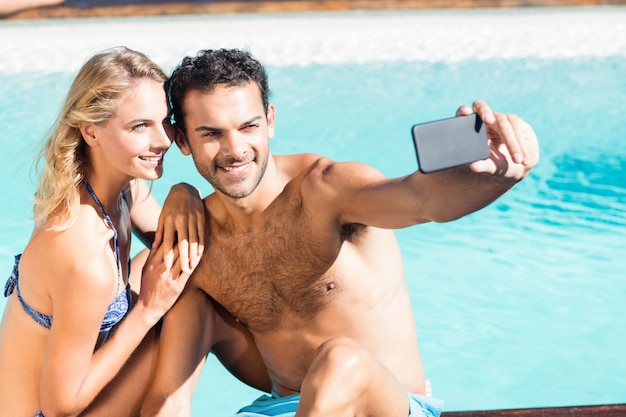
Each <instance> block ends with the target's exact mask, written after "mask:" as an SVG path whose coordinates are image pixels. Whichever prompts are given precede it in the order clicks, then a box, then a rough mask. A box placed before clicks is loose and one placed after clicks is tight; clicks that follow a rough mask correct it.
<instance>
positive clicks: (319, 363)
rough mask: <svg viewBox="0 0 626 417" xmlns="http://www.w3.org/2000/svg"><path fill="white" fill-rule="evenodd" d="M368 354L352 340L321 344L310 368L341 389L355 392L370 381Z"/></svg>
mask: <svg viewBox="0 0 626 417" xmlns="http://www.w3.org/2000/svg"><path fill="white" fill-rule="evenodd" d="M370 361H371V355H370V353H369V352H368V351H367V350H366V349H364V348H363V347H362V346H361V345H359V344H358V343H356V342H355V341H354V340H352V339H350V338H346V337H341V338H335V339H331V340H329V341H327V342H325V343H323V344H322V345H321V346H320V347H319V348H318V351H317V355H316V357H315V359H314V361H313V364H312V366H311V370H312V371H315V370H317V371H320V372H322V374H323V375H324V376H325V379H327V378H331V379H334V380H335V382H337V383H339V384H340V385H341V386H343V387H349V388H350V389H351V390H354V391H355V392H358V391H360V390H361V389H363V388H364V387H365V386H366V385H367V384H368V383H369V380H370V376H371V374H370V372H369V369H370V368H369V362H370Z"/></svg>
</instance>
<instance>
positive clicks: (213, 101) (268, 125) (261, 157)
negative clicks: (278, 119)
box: [179, 82, 274, 198]
mask: <svg viewBox="0 0 626 417" xmlns="http://www.w3.org/2000/svg"><path fill="white" fill-rule="evenodd" d="M183 110H184V117H185V125H186V127H187V132H186V136H187V141H186V142H185V141H184V140H183V141H179V147H180V148H181V151H182V152H183V153H184V154H185V155H189V154H191V155H192V156H193V160H194V163H195V165H196V168H197V169H198V172H199V173H200V174H201V175H202V176H203V177H204V178H205V179H206V180H207V181H209V182H210V183H211V185H212V186H213V188H215V190H216V191H219V192H221V193H223V194H225V195H227V196H229V197H232V198H244V197H247V196H249V195H250V194H252V192H253V191H254V190H255V189H256V187H257V186H258V185H259V183H260V182H261V179H262V178H263V174H264V173H265V168H266V167H267V161H268V158H269V139H271V138H272V137H273V136H274V107H273V106H272V105H270V107H269V109H268V114H267V115H266V114H265V110H264V108H263V102H262V100H261V93H260V91H259V88H258V86H257V85H256V83H253V82H251V83H248V84H246V85H244V86H240V87H226V86H221V85H220V86H217V87H216V88H215V89H214V90H213V91H211V92H210V93H206V92H203V91H199V90H191V91H190V92H189V93H187V96H186V97H185V99H184V101H183Z"/></svg>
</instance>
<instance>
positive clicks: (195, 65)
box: [165, 49, 270, 133]
mask: <svg viewBox="0 0 626 417" xmlns="http://www.w3.org/2000/svg"><path fill="white" fill-rule="evenodd" d="M252 81H253V82H256V83H257V85H258V86H259V90H261V98H262V100H263V107H264V109H265V112H266V113H267V110H268V105H269V94H270V92H269V87H268V82H267V73H266V71H265V68H264V67H263V65H262V64H261V63H260V62H259V61H258V60H256V59H255V58H253V57H252V54H250V53H249V52H247V51H242V50H239V49H206V50H202V51H199V52H198V54H197V55H196V56H195V57H190V56H188V57H185V58H184V59H183V61H182V62H181V63H180V65H179V66H178V67H176V69H174V72H172V75H171V76H170V78H169V80H168V81H167V83H166V85H165V88H166V91H167V93H168V98H169V101H170V105H171V106H172V115H173V117H174V121H173V122H174V124H176V125H177V126H178V127H179V128H180V129H181V130H182V131H183V132H185V133H186V132H187V131H186V127H185V120H184V117H183V100H184V98H185V96H186V95H187V93H188V92H189V91H191V90H199V91H205V92H211V91H213V89H214V88H215V87H216V86H217V85H219V84H225V85H226V86H229V87H236V86H241V85H245V84H247V83H249V82H252Z"/></svg>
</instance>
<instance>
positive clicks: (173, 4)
mask: <svg viewBox="0 0 626 417" xmlns="http://www.w3.org/2000/svg"><path fill="white" fill-rule="evenodd" d="M53 1H54V0H53ZM85 3H87V4H92V6H89V7H77V6H67V5H63V4H61V5H58V6H49V7H36V8H31V9H26V10H21V11H17V12H14V13H11V14H9V15H7V16H4V19H6V20H11V19H44V18H67V17H113V16H115V17H119V16H158V15H180V14H230V13H282V12H285V13H287V12H314V11H349V10H411V9H413V10H415V9H449V8H510V7H563V6H605V5H626V0H321V1H313V0H273V1H250V0H247V1H246V0H244V1H223V0H222V1H220V0H200V1H195V2H193V1H191V2H183V1H175V0H174V1H167V0H164V1H159V0H154V1H151V2H150V4H138V3H147V2H146V1H145V0H142V1H137V2H135V4H133V3H134V2H133V0H127V1H122V2H117V3H119V4H118V5H113V6H107V5H103V3H106V0H91V1H88V0H86V1H85Z"/></svg>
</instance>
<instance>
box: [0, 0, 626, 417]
mask: <svg viewBox="0 0 626 417" xmlns="http://www.w3.org/2000/svg"><path fill="white" fill-rule="evenodd" d="M317 16H319V15H315V16H313V15H294V16H290V17H288V18H287V17H284V16H278V15H272V16H263V15H260V16H231V17H228V16H213V17H205V18H202V19H201V18H199V17H184V16H183V17H179V18H171V19H170V18H168V20H167V21H165V20H159V19H153V18H151V19H146V20H142V19H113V20H111V21H107V20H106V19H102V20H99V19H93V20H89V19H86V20H81V21H72V20H69V21H62V22H51V21H43V22H0V37H1V38H2V39H14V41H12V42H11V43H10V45H7V43H6V42H2V44H1V45H0V53H2V55H3V57H6V59H4V60H3V61H2V63H0V73H1V74H2V78H3V83H2V84H1V85H0V108H1V109H2V113H1V115H0V125H1V126H2V127H3V128H2V130H1V131H0V145H2V149H3V150H4V152H3V153H2V155H0V167H1V168H0V169H2V174H3V178H4V180H5V182H6V184H7V185H8V189H7V190H6V191H5V192H4V193H1V195H0V228H1V230H2V240H1V241H0V270H2V271H6V275H7V276H8V274H9V272H10V268H11V265H12V256H13V254H15V253H16V252H18V251H20V250H21V249H22V248H23V246H24V245H25V244H26V241H27V239H28V236H29V233H30V227H31V221H30V195H32V191H33V183H34V177H31V174H30V162H31V160H32V156H33V154H34V150H35V149H36V146H37V144H38V141H39V139H40V137H41V136H42V134H43V132H44V131H45V129H46V128H47V127H48V126H49V124H50V123H51V122H52V120H53V118H54V115H55V112H56V110H57V108H58V106H59V104H60V102H61V100H62V97H63V95H64V94H65V92H66V89H67V87H68V85H69V83H70V82H71V79H72V76H73V71H75V69H76V68H77V67H78V66H79V65H80V64H81V63H82V61H83V60H84V58H85V57H86V56H87V55H90V54H91V53H93V52H95V51H97V50H99V49H102V48H104V47H106V46H110V45H113V44H115V43H125V44H127V45H129V46H131V47H136V48H138V49H141V50H145V51H146V52H148V53H149V54H150V56H152V57H153V58H155V59H157V60H158V61H159V62H160V63H162V65H163V66H164V67H165V68H166V69H170V68H171V67H172V65H173V64H174V63H175V62H176V61H177V60H178V59H179V57H180V56H182V55H183V54H188V53H193V52H195V50H197V49H199V48H202V47H209V46H240V47H241V46H244V45H250V48H251V49H252V51H253V52H254V53H259V55H260V56H261V57H262V58H263V59H264V60H265V61H266V62H267V63H268V65H269V72H270V85H271V86H272V89H273V100H272V101H273V102H274V103H275V104H276V105H277V135H276V138H275V139H274V140H273V141H272V144H271V146H272V147H273V152H274V153H277V154H280V153H287V152H301V151H310V150H313V151H316V152H319V153H322V154H325V155H328V156H330V157H332V158H335V159H337V160H346V159H351V160H358V161H363V162H367V163H370V164H372V165H374V166H376V167H377V168H379V169H380V170H381V171H382V172H384V173H385V174H387V175H389V176H395V175H402V174H405V173H407V172H409V171H410V170H413V169H415V167H416V162H415V156H414V153H413V148H412V144H411V141H410V135H409V132H410V127H411V125H412V124H413V123H416V122H420V121H426V120H430V119H436V118H441V117H447V116H450V115H452V114H453V113H454V111H455V109H456V108H457V107H458V105H459V104H461V103H469V102H470V101H471V100H472V99H474V98H478V97H480V98H484V99H486V100H488V101H489V103H490V104H491V105H492V106H493V107H494V108H497V109H503V110H505V111H507V112H512V113H517V114H519V115H521V116H522V117H524V118H525V119H526V120H528V121H529V122H531V123H532V125H533V126H534V128H535V130H536V132H537V133H538V136H539V137H540V140H541V147H542V160H541V162H540V165H539V166H538V167H537V168H536V170H535V171H534V172H533V174H532V176H531V177H530V178H528V179H527V180H525V181H524V182H522V183H521V184H519V185H518V186H517V187H516V188H515V189H514V190H513V191H512V192H511V193H509V194H507V195H505V196H504V197H503V198H502V199H500V200H499V201H498V202H496V203H495V204H493V205H491V206H489V207H488V208H486V209H484V210H482V211H481V212H479V213H476V214H474V215H471V216H468V217H466V218H464V219H461V220H459V221H456V222H453V223H448V224H428V225H423V226H418V227H414V228H409V229H405V230H401V231H398V237H399V239H400V243H401V247H402V250H403V253H404V256H405V269H406V274H407V280H408V283H409V287H410V289H411V294H412V301H413V305H414V309H415V320H416V323H417V325H418V332H419V336H420V345H421V350H422V355H423V359H424V365H425V368H426V373H427V376H428V378H429V379H430V380H431V381H432V384H433V389H434V393H435V395H436V396H438V397H440V398H442V399H444V400H445V402H446V410H450V411H451V410H466V409H483V408H512V407H532V406H556V405H574V404H600V403H617V402H625V401H626V379H625V378H624V377H623V375H625V374H626V358H625V357H624V354H623V346H624V344H625V343H626V307H625V303H624V301H625V300H626V280H625V279H624V277H625V276H626V274H624V272H623V271H625V270H626V256H624V255H626V249H625V248H626V180H625V174H624V172H626V140H625V139H626V134H625V133H624V132H626V115H625V114H624V111H623V103H624V102H625V101H626V100H625V99H626V81H624V75H623V74H626V36H625V35H626V23H622V22H626V19H625V17H626V11H624V9H622V8H601V9H595V8H591V9H559V10H556V9H548V10H535V9H524V10H515V11H513V10H504V11H480V12H478V11H451V12H435V11H424V12H415V13H402V14H396V13H353V14H348V13H346V14H344V13H342V14H338V15H330V14H329V15H326V16H323V17H317ZM470 16H471V17H472V19H471V20H468V17H470ZM458 23H463V24H464V25H463V26H462V27H461V26H460V27H457V24H458ZM294 25H295V26H298V27H300V28H301V29H302V36H301V37H299V39H296V40H294V39H293V38H288V37H285V36H284V33H286V32H287V31H288V30H290V28H293V27H294ZM342 25H343V29H341V30H340V29H339V27H341V26H342ZM512 25H513V26H514V28H513V29H512V28H511V26H512ZM205 26H206V27H205ZM383 28H386V29H387V30H386V31H384V32H383V31H382V30H381V29H383ZM103 30H106V31H108V32H109V33H112V32H116V31H118V30H122V32H120V33H117V32H116V34H111V35H110V39H108V38H107V37H105V36H104V35H102V33H104V32H103ZM146 30H148V32H146ZM150 30H152V31H153V32H150ZM91 31H93V32H94V34H91V33H90V32H91ZM164 32H167V33H170V35H169V36H165V34H164ZM537 32H540V33H537ZM146 33H149V35H147V34H146ZM281 33H282V34H283V36H281ZM561 33H567V36H566V35H564V34H561ZM468 34H476V37H475V38H473V39H470V40H468V39H467V35H468ZM494 34H498V36H497V37H495V38H490V36H492V35H494ZM18 35H20V36H21V37H20V36H18ZM5 36H10V37H6V38H5ZM124 36H126V39H124ZM146 37H149V39H146ZM49 39H55V40H54V41H53V45H51V46H48V43H49V42H50V40H49ZM70 40H71V42H69V41H70ZM364 40H365V41H364ZM415 45H418V46H419V47H416V46H415ZM73 48H75V51H74V50H73ZM181 180H185V181H189V182H192V183H193V184H195V185H199V186H201V187H202V188H203V190H204V191H205V192H209V191H210V189H209V188H207V187H206V186H205V185H204V184H205V183H204V180H202V179H201V178H200V177H198V176H197V175H196V174H195V170H194V168H193V166H192V164H191V161H190V160H186V159H184V158H183V157H182V156H180V154H179V153H178V151H177V150H176V149H175V148H174V149H172V151H171V152H170V153H169V154H168V157H167V161H166V165H165V176H164V178H163V179H161V180H159V181H157V182H156V183H155V185H154V190H155V193H156V194H157V197H158V198H160V199H162V198H163V197H164V195H165V193H166V192H167V190H168V189H169V186H170V185H171V184H174V183H176V182H178V181H181ZM3 306H4V300H3V299H2V300H1V301H0V307H3ZM256 395H257V392H256V391H253V390H251V389H248V388H245V387H243V386H242V384H241V383H239V382H237V381H236V380H235V379H234V378H232V377H230V376H228V375H227V373H226V372H225V371H223V370H222V369H221V367H220V366H219V364H217V363H216V361H214V360H213V358H211V360H210V363H209V365H208V367H207V369H205V372H204V373H203V376H202V378H201V383H200V387H199V389H198V391H197V393H196V397H195V399H194V404H193V410H194V414H195V415H196V414H197V415H206V414H209V415H228V414H229V413H231V412H233V411H235V410H236V409H237V408H238V407H239V406H241V405H244V404H247V403H248V402H250V400H252V399H253V398H254V397H255V396H256Z"/></svg>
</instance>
